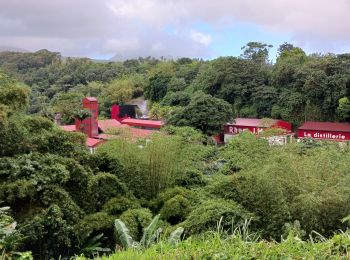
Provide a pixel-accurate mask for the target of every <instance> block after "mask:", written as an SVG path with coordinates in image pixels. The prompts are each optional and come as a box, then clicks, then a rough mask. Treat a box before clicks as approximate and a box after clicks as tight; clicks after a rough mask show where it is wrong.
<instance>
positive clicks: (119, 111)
mask: <svg viewBox="0 0 350 260" xmlns="http://www.w3.org/2000/svg"><path fill="white" fill-rule="evenodd" d="M82 103H83V108H84V109H86V110H88V111H89V112H90V113H91V116H90V117H88V118H86V119H84V120H80V119H76V120H75V124H74V125H63V126H60V127H61V129H62V130H64V131H67V132H82V133H84V134H85V135H86V136H87V139H86V146H87V147H88V148H89V149H90V151H91V152H92V153H93V152H94V150H95V148H96V147H97V146H98V145H100V144H102V143H104V142H105V141H107V140H110V139H114V138H117V137H118V135H114V134H113V132H114V130H116V129H120V130H118V131H117V132H120V131H121V132H125V134H126V135H128V136H130V138H131V139H133V140H135V139H138V138H147V137H149V136H150V135H151V134H153V133H154V130H158V129H159V128H160V127H161V126H162V125H163V123H162V122H161V121H153V120H138V119H132V118H130V117H129V115H130V116H135V114H133V112H132V111H134V113H135V106H134V105H130V106H129V105H125V106H119V105H115V106H113V108H112V112H113V113H114V117H116V118H117V119H119V120H117V119H106V120H98V101H97V99H96V98H95V97H86V98H84V99H83V101H82ZM124 120H126V121H125V122H124ZM119 121H122V123H121V122H119ZM135 127H136V128H135ZM140 128H142V129H140ZM123 129H124V130H123ZM150 129H152V130H150Z"/></svg>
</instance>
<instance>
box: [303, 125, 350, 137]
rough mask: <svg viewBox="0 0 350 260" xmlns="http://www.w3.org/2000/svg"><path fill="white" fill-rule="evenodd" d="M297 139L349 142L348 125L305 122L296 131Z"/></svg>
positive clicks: (349, 128)
mask: <svg viewBox="0 0 350 260" xmlns="http://www.w3.org/2000/svg"><path fill="white" fill-rule="evenodd" d="M297 134H298V138H314V139H319V140H333V141H349V140H350V124H349V123H333V122H311V121H308V122H305V123H304V124H303V125H302V126H301V127H299V128H298V131H297Z"/></svg>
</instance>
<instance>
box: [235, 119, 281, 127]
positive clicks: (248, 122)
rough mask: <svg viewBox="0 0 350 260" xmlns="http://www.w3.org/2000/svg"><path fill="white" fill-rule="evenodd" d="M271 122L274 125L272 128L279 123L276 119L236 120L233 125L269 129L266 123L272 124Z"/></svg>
mask: <svg viewBox="0 0 350 260" xmlns="http://www.w3.org/2000/svg"><path fill="white" fill-rule="evenodd" d="M270 120H271V123H272V124H271V125H270V126H273V125H274V124H275V123H276V122H277V120H275V119H268V121H266V120H263V119H258V118H236V119H235V123H233V124H232V125H240V126H251V127H269V126H266V125H264V122H270ZM229 125H230V124H229Z"/></svg>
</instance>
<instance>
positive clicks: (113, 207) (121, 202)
mask: <svg viewBox="0 0 350 260" xmlns="http://www.w3.org/2000/svg"><path fill="white" fill-rule="evenodd" d="M137 208H141V205H140V203H139V202H138V200H137V199H136V198H128V197H123V196H119V197H115V198H111V199H110V200H108V201H107V202H106V203H105V204H104V205H103V206H102V210H103V211H104V212H107V213H108V214H109V215H114V216H119V215H120V214H122V213H123V212H124V211H126V210H128V209H137Z"/></svg>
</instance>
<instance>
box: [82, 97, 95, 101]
mask: <svg viewBox="0 0 350 260" xmlns="http://www.w3.org/2000/svg"><path fill="white" fill-rule="evenodd" d="M84 100H86V101H97V98H95V97H86V98H84V99H83V102H84Z"/></svg>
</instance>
